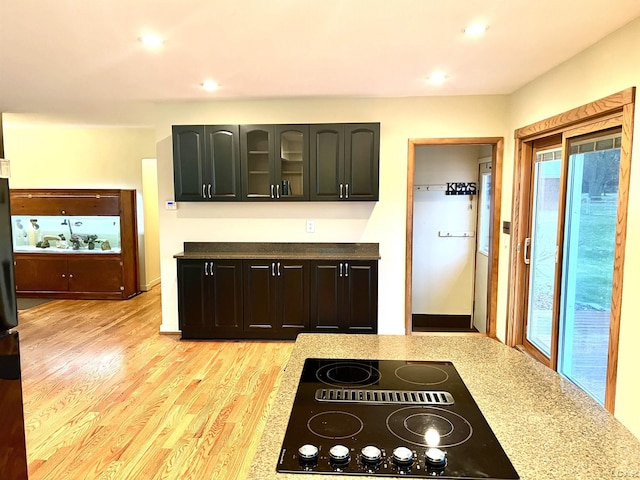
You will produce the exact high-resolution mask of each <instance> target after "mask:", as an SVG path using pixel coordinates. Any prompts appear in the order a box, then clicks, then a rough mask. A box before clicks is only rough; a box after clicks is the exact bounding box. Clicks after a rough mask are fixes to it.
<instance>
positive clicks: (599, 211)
mask: <svg viewBox="0 0 640 480" xmlns="http://www.w3.org/2000/svg"><path fill="white" fill-rule="evenodd" d="M620 144H621V131H620V129H614V130H606V131H601V132H597V133H594V134H588V135H579V136H576V137H569V136H568V135H565V136H564V137H563V142H562V145H563V147H564V148H563V147H562V146H561V147H557V148H551V149H546V150H536V149H535V148H534V150H533V155H532V164H531V186H530V200H529V205H530V221H529V235H528V236H527V238H526V239H525V242H524V246H523V249H524V251H523V261H524V263H525V264H526V265H528V267H527V268H528V275H527V285H526V287H527V309H526V319H525V329H524V340H523V345H524V347H525V349H527V350H528V351H529V352H530V353H532V354H533V355H534V356H536V358H538V359H539V360H540V361H542V362H543V363H545V364H547V365H548V366H550V367H551V368H555V369H557V371H558V372H559V373H561V374H562V375H563V376H565V377H566V378H568V379H569V380H571V381H572V382H574V383H575V384H577V385H578V386H580V387H581V388H582V389H583V390H585V391H587V392H588V393H589V394H590V395H591V396H592V397H594V398H595V399H596V400H597V401H598V402H600V403H602V404H604V401H605V391H606V382H607V366H608V358H609V326H610V318H611V299H612V291H613V283H612V282H613V270H614V260H615V258H614V251H615V242H616V225H617V223H616V222H617V209H618V179H619V172H620Z"/></svg>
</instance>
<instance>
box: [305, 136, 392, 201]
mask: <svg viewBox="0 0 640 480" xmlns="http://www.w3.org/2000/svg"><path fill="white" fill-rule="evenodd" d="M379 152H380V124H379V123H359V124H356V123H350V124H326V125H311V126H310V152H309V157H310V166H311V188H310V199H311V200H327V201H344V200H347V201H348V200H352V201H353V200H373V201H377V200H378V185H379V168H380V167H379V164H380V162H379Z"/></svg>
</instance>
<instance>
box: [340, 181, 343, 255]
mask: <svg viewBox="0 0 640 480" xmlns="http://www.w3.org/2000/svg"><path fill="white" fill-rule="evenodd" d="M342 188H343V185H342V184H340V198H342ZM340 265H342V264H340Z"/></svg>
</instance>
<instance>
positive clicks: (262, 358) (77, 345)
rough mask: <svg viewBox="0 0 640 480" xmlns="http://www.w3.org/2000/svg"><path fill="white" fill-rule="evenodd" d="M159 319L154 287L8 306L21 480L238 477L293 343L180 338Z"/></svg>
mask: <svg viewBox="0 0 640 480" xmlns="http://www.w3.org/2000/svg"><path fill="white" fill-rule="evenodd" d="M160 316H161V313H160V287H159V286H157V287H155V288H153V289H152V290H151V291H150V292H146V293H143V294H142V295H139V296H137V297H135V298H133V299H131V300H126V301H84V300H56V301H52V302H49V303H46V304H44V305H40V306H37V307H34V308H31V309H28V310H23V311H20V313H19V322H20V326H19V327H18V331H19V332H20V340H21V363H22V380H23V395H24V406H25V423H26V437H27V456H28V462H29V478H30V480H45V479H46V480H64V479H73V480H76V479H87V480H96V479H101V480H102V479H118V480H120V479H141V480H152V479H197V480H204V479H221V480H222V479H243V478H248V473H247V472H248V470H249V465H250V463H251V459H252V457H253V455H254V453H255V449H256V447H257V442H258V440H259V438H260V435H261V434H262V431H263V429H264V424H265V421H266V417H267V414H268V411H269V408H270V407H271V404H272V402H273V399H274V397H275V392H276V391H277V388H278V386H279V383H280V379H281V374H282V371H283V369H284V366H285V365H286V362H287V360H288V358H289V356H290V354H291V350H292V348H293V343H292V342H233V341H230V342H229V341H227V342H214V341H211V342H204V341H203V342H195V341H181V340H179V339H178V337H177V336H173V335H160V334H159V333H158V329H159V325H160ZM274 468H275V467H274Z"/></svg>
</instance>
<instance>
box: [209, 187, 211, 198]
mask: <svg viewBox="0 0 640 480" xmlns="http://www.w3.org/2000/svg"><path fill="white" fill-rule="evenodd" d="M209 198H211V184H209Z"/></svg>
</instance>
